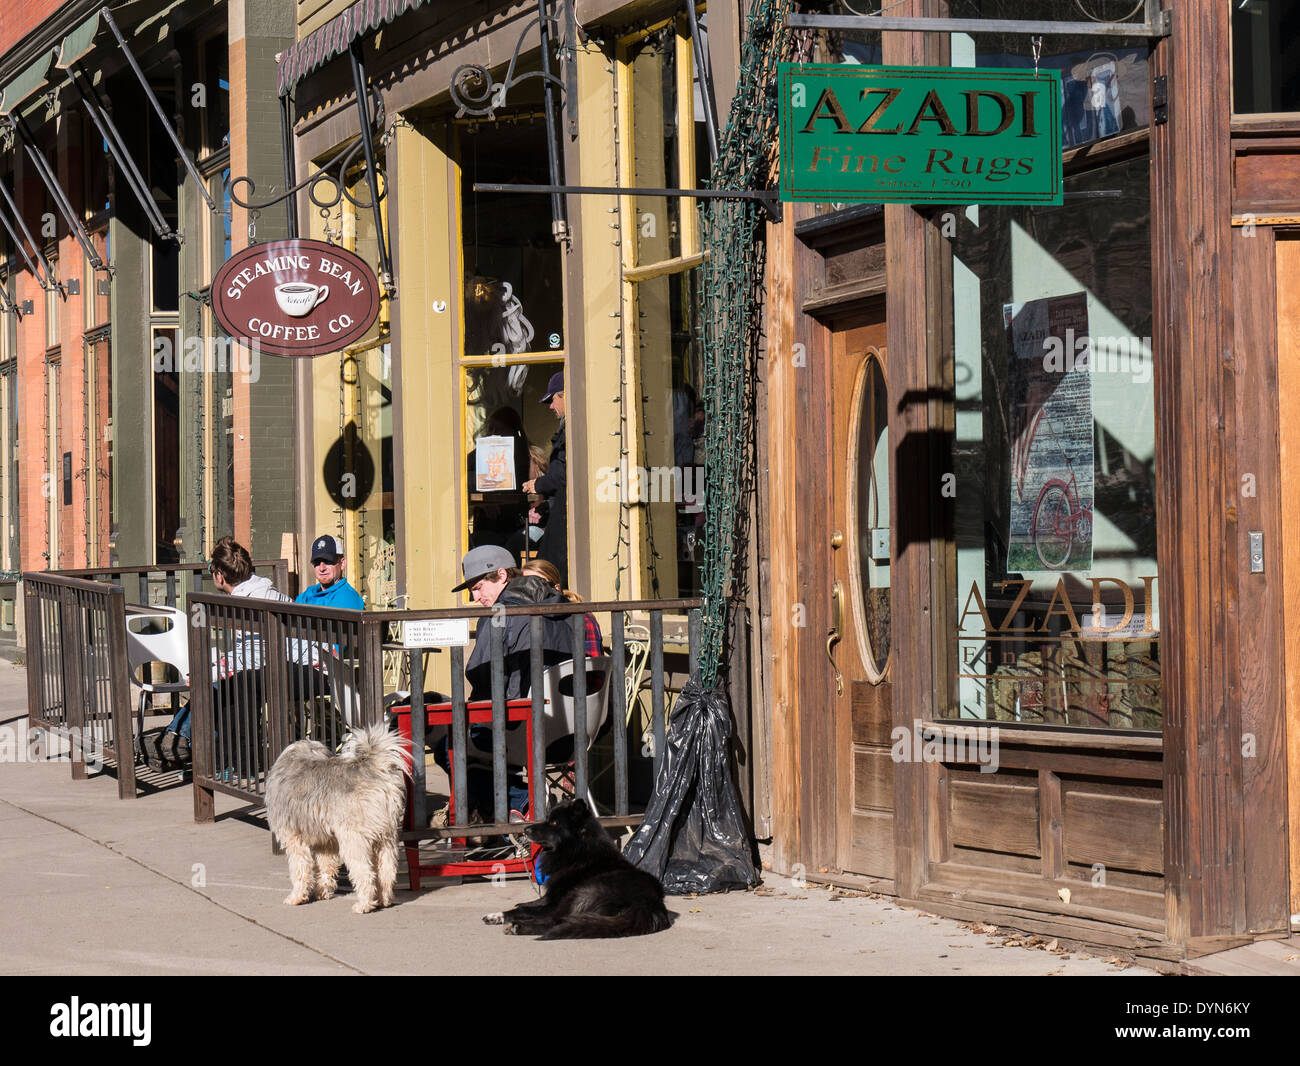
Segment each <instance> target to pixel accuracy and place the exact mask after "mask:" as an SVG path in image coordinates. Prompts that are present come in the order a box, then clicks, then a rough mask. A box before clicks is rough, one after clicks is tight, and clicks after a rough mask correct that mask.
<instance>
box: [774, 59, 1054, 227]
mask: <svg viewBox="0 0 1300 1066" xmlns="http://www.w3.org/2000/svg"><path fill="white" fill-rule="evenodd" d="M777 85H778V89H779V93H780V104H781V199H782V200H784V201H787V202H789V201H795V200H812V201H816V202H819V203H894V204H1060V203H1061V194H1062V177H1061V73H1060V71H1058V70H1041V71H1037V72H1035V71H1032V70H996V69H988V68H978V69H977V68H971V67H864V66H857V65H851V64H841V63H782V64H780V66H779V68H778V75H777Z"/></svg>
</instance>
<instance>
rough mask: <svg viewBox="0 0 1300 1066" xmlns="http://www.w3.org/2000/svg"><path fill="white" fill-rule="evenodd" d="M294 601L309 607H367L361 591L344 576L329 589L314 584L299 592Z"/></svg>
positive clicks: (355, 608)
mask: <svg viewBox="0 0 1300 1066" xmlns="http://www.w3.org/2000/svg"><path fill="white" fill-rule="evenodd" d="M293 602H294V603H305V604H306V605H307V606H308V607H341V608H343V609H344V610H349V611H364V610H365V609H366V602H365V600H363V599H362V598H361V593H359V592H358V591H357V590H356V589H354V588H353V587H352V586H351V585H349V584H348V583H347V582H346V581H345V580H343V579H342V578H340V579H339V580H338V581H336V582H334V584H332V585H331V586H330V587H329V588H327V589H323V588H321V587H320V585H312V587H311V588H309V589H304V590H303V591H302V592H300V593H298V598H297V599H296V600H294V601H293Z"/></svg>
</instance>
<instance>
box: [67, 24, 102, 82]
mask: <svg viewBox="0 0 1300 1066" xmlns="http://www.w3.org/2000/svg"><path fill="white" fill-rule="evenodd" d="M99 26H100V21H99V12H98V11H96V12H95V13H94V14H93V15H91V16H90V18H88V19H86V21H85V22H83V23H82V24H81V25H80V26H78V27H77V28H76V29H75V30H73V31H72V32H71V33H70V34H68V35H67V36H66V37H65V38H63V44H62V45H61V46H60V48H59V62H58V68H59V69H60V70H67V69H68V68H69V67H71V66H72V64H73V63H75V62H76V61H77V60H78V59H81V58H83V57H84V56H86V55H89V54H90V50H91V49H92V48H94V47H95V34H97V33H98V32H99Z"/></svg>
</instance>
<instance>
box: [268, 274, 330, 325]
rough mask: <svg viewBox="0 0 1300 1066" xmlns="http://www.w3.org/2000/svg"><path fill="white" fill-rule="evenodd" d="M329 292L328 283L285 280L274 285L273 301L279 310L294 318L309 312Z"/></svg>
mask: <svg viewBox="0 0 1300 1066" xmlns="http://www.w3.org/2000/svg"><path fill="white" fill-rule="evenodd" d="M329 294H330V289H329V286H328V285H312V284H311V283H310V282H307V281H286V282H285V283H284V284H283V285H277V286H276V287H275V302H276V303H278V304H279V305H280V310H281V311H283V312H284V313H285V314H286V315H292V316H293V317H294V318H302V316H303V315H306V314H310V313H311V310H312V308H314V307H316V306H317V305H318V304H320V303H322V302H323V301H324V300H325V298H326V297H327V296H328V295H329Z"/></svg>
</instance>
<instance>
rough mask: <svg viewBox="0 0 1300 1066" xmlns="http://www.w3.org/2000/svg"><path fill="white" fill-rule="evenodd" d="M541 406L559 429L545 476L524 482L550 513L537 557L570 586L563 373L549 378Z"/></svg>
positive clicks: (553, 441)
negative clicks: (557, 424) (545, 562)
mask: <svg viewBox="0 0 1300 1066" xmlns="http://www.w3.org/2000/svg"><path fill="white" fill-rule="evenodd" d="M542 403H544V404H548V405H549V406H550V408H551V411H552V412H553V413H554V414H555V417H556V418H558V419H559V420H560V427H559V429H557V430H556V431H555V436H553V437H552V438H551V458H550V462H549V463H547V466H546V473H545V474H543V475H542V476H541V477H539V478H534V479H533V480H532V481H525V482H524V491H525V492H540V493H541V494H542V495H543V496H545V497H546V499H547V502H548V504H549V505H550V514H549V516H548V517H547V519H546V532H544V533H543V534H542V539H541V540H540V541H539V542H538V545H537V554H538V556H539V557H540V558H542V559H545V560H547V562H550V563H552V564H554V566H555V569H556V570H558V571H559V572H560V584H561V585H567V584H568V583H569V501H568V474H567V471H566V468H565V467H566V461H567V456H568V448H567V447H566V445H565V437H564V414H565V408H564V371H563V370H560V371H557V372H556V373H554V374H552V375H551V380H550V381H548V382H547V384H546V395H545V396H543V397H542Z"/></svg>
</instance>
